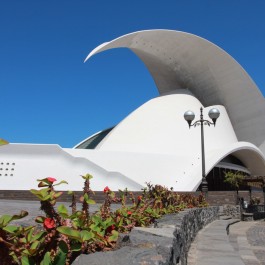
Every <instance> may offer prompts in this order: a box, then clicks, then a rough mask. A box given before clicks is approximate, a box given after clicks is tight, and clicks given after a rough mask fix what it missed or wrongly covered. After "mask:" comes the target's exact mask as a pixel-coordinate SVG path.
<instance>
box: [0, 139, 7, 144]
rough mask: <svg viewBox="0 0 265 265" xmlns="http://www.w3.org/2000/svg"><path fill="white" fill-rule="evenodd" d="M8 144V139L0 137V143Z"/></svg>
mask: <svg viewBox="0 0 265 265" xmlns="http://www.w3.org/2000/svg"><path fill="white" fill-rule="evenodd" d="M5 144H8V141H6V140H4V139H1V138H0V145H5Z"/></svg>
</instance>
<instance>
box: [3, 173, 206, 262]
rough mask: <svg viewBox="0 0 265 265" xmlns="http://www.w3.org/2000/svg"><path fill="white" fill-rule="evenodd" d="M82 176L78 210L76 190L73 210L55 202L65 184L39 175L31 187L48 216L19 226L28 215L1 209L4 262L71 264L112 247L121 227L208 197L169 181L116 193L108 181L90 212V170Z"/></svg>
mask: <svg viewBox="0 0 265 265" xmlns="http://www.w3.org/2000/svg"><path fill="white" fill-rule="evenodd" d="M82 177H83V179H84V189H83V196H82V197H81V198H80V199H81V203H82V207H81V210H77V207H76V196H75V194H74V192H69V194H70V195H71V196H72V204H71V205H70V207H72V211H71V213H70V212H69V211H68V209H67V208H66V207H65V206H64V205H63V204H62V205H60V206H58V207H57V208H56V207H55V205H56V201H57V199H58V198H59V197H60V196H61V195H62V192H56V191H55V189H54V187H55V186H58V185H61V184H67V182H65V181H61V182H59V183H57V184H55V182H56V179H54V178H52V177H49V178H45V179H40V180H38V182H39V184H38V187H39V188H40V189H39V190H35V189H32V190H31V193H33V194H34V195H35V196H37V198H38V199H39V200H40V204H41V207H40V208H41V210H42V211H43V212H44V213H45V215H44V216H37V217H36V219H35V221H36V223H37V224H38V225H36V226H27V227H22V226H15V225H12V224H10V223H11V222H12V221H13V220H17V219H21V218H23V217H25V216H26V215H28V213H27V212H25V211H22V212H21V213H20V214H19V215H14V216H9V215H3V216H2V217H1V218H0V259H1V264H3V265H5V264H9V265H10V264H22V265H28V264H29V265H30V264H40V265H48V264H51V265H55V264H71V263H72V262H73V260H74V259H75V258H76V257H77V256H78V255H80V254H82V253H83V254H89V253H93V252H96V251H107V250H111V249H113V248H114V246H115V243H116V241H117V239H118V235H119V232H122V233H126V232H129V231H130V230H131V229H132V228H133V227H135V226H149V225H150V224H151V223H153V222H154V221H155V220H156V219H157V218H159V217H161V216H162V215H164V214H169V213H177V212H179V211H181V210H183V209H185V208H193V207H204V206H207V203H206V201H205V199H204V197H203V196H202V195H200V196H199V197H197V198H196V197H194V196H192V195H190V194H184V195H180V194H177V193H175V192H173V191H172V189H171V190H169V189H167V188H166V187H163V186H160V185H155V186H153V185H151V184H150V183H147V188H145V189H144V190H143V192H142V194H141V195H139V196H138V197H137V198H135V196H134V194H133V193H132V192H129V191H128V190H127V189H125V190H124V191H121V190H120V191H119V193H118V195H117V196H116V194H115V193H114V192H113V191H111V189H110V188H109V187H105V188H104V190H103V191H104V193H105V200H104V203H103V204H102V206H101V207H100V208H99V211H97V212H96V213H93V214H90V212H89V206H90V205H91V204H94V203H95V201H94V200H92V198H91V196H92V194H93V191H92V190H91V189H90V180H91V179H92V176H91V175H89V174H87V175H85V176H82ZM112 203H121V208H120V209H118V210H116V211H115V212H112V211H111V204H112Z"/></svg>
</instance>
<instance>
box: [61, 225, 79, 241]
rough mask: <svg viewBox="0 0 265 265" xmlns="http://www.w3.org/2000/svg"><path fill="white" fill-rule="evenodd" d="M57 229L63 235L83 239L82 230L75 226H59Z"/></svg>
mask: <svg viewBox="0 0 265 265" xmlns="http://www.w3.org/2000/svg"><path fill="white" fill-rule="evenodd" d="M57 231H58V232H60V233H61V234H63V235H66V236H68V237H70V238H73V239H76V240H79V241H80V240H81V237H80V232H79V231H78V230H75V229H73V228H70V227H68V226H59V227H57Z"/></svg>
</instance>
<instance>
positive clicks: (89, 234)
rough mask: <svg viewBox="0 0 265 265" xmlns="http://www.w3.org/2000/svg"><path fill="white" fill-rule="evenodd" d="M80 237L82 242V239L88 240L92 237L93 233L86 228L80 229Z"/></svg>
mask: <svg viewBox="0 0 265 265" xmlns="http://www.w3.org/2000/svg"><path fill="white" fill-rule="evenodd" d="M80 237H81V239H82V242H84V241H88V240H90V239H91V238H93V237H94V234H93V233H92V232H88V231H87V230H82V231H81V232H80Z"/></svg>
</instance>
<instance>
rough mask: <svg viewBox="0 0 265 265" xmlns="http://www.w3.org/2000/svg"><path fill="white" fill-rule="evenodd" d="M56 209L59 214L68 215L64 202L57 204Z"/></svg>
mask: <svg viewBox="0 0 265 265" xmlns="http://www.w3.org/2000/svg"><path fill="white" fill-rule="evenodd" d="M57 210H58V212H59V213H60V214H63V215H66V216H68V210H67V208H66V207H65V205H64V204H61V205H59V206H58V208H57Z"/></svg>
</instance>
